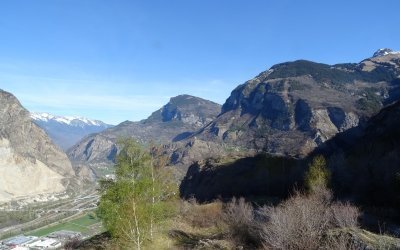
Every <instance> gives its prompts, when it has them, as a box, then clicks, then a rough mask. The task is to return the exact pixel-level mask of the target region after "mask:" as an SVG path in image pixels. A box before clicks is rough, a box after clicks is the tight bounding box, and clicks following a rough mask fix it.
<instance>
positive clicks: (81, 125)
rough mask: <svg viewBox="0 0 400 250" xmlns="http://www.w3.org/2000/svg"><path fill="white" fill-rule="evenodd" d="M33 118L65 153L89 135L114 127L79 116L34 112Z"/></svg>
mask: <svg viewBox="0 0 400 250" xmlns="http://www.w3.org/2000/svg"><path fill="white" fill-rule="evenodd" d="M31 118H32V119H33V121H34V122H35V123H36V124H37V125H39V126H40V127H41V128H42V129H44V130H45V131H46V133H47V134H48V135H49V136H50V138H51V139H52V140H53V142H54V143H55V144H57V145H58V146H59V147H60V148H61V149H63V150H64V151H66V150H67V149H68V148H70V147H72V146H73V145H75V144H76V143H77V142H79V141H80V140H81V139H83V138H84V137H85V136H87V135H89V134H92V133H98V132H101V131H103V130H105V129H107V128H110V127H112V125H109V124H106V123H104V122H102V121H99V120H90V119H87V118H84V117H77V116H55V115H51V114H48V113H37V112H32V113H31Z"/></svg>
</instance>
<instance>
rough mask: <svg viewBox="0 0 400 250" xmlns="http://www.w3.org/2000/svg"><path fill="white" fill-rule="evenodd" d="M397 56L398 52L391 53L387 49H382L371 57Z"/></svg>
mask: <svg viewBox="0 0 400 250" xmlns="http://www.w3.org/2000/svg"><path fill="white" fill-rule="evenodd" d="M398 54H400V51H393V50H391V49H388V48H383V49H379V50H378V51H376V52H375V53H374V55H373V57H379V56H386V55H398Z"/></svg>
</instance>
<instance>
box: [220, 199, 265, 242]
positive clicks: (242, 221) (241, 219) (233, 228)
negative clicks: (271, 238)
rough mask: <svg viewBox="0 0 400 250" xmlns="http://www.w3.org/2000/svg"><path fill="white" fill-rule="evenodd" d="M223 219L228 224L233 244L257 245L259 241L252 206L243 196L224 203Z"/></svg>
mask: <svg viewBox="0 0 400 250" xmlns="http://www.w3.org/2000/svg"><path fill="white" fill-rule="evenodd" d="M224 221H225V223H226V224H227V225H228V233H229V236H230V239H231V240H232V241H234V242H235V244H242V245H257V244H258V242H259V241H260V239H259V229H258V227H257V225H258V224H257V223H256V220H255V214H254V210H253V207H252V206H251V204H249V203H246V201H245V200H244V198H240V199H236V198H233V199H232V201H231V202H229V203H228V204H227V205H226V207H225V210H224Z"/></svg>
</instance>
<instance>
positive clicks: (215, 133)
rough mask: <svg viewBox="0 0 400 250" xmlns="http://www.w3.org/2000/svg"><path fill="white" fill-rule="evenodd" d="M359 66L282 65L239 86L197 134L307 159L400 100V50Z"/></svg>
mask: <svg viewBox="0 0 400 250" xmlns="http://www.w3.org/2000/svg"><path fill="white" fill-rule="evenodd" d="M384 52H385V51H383V52H382V53H375V56H374V57H371V58H368V59H366V60H364V61H362V62H360V63H356V64H336V65H326V64H320V63H314V62H310V61H305V60H299V61H294V62H288V63H282V64H278V65H275V66H273V67H272V68H271V69H269V70H267V71H265V72H262V73H261V74H259V75H258V76H257V77H255V78H254V79H252V80H249V81H247V82H246V83H244V84H242V85H240V86H238V87H237V88H236V89H235V90H233V91H232V93H231V96H230V97H229V98H228V99H227V101H226V102H225V104H224V105H223V106H222V112H221V114H220V115H219V116H218V117H217V118H216V119H215V120H214V121H213V122H212V123H211V124H209V125H207V126H206V127H205V128H204V129H202V130H201V131H199V132H198V133H197V134H196V136H197V137H198V138H201V139H204V140H211V141H214V142H220V143H227V144H230V145H235V146H241V147H243V148H247V149H256V150H259V151H265V152H269V153H274V154H283V155H291V156H299V157H303V156H306V155H307V154H308V153H310V152H311V151H312V150H313V149H314V148H316V147H317V146H319V145H321V144H322V143H323V142H325V141H326V140H328V139H329V138H332V137H333V136H334V135H335V134H337V133H339V132H343V131H346V130H347V129H349V128H352V127H355V126H357V125H358V124H359V123H360V122H363V121H365V120H366V119H367V118H368V117H370V116H371V115H373V114H375V113H376V112H378V111H379V110H380V109H381V108H382V107H383V106H384V105H387V104H389V103H391V102H393V101H394V100H398V99H399V98H400V54H399V53H396V52H390V53H389V52H387V53H384Z"/></svg>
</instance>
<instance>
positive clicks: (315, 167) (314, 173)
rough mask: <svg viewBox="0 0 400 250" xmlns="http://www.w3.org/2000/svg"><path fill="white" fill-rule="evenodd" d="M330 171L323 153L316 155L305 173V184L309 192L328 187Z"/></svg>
mask: <svg viewBox="0 0 400 250" xmlns="http://www.w3.org/2000/svg"><path fill="white" fill-rule="evenodd" d="M329 179H330V171H329V169H328V168H327V166H326V160H325V158H324V157H323V156H322V155H318V156H316V157H314V159H313V160H312V162H311V164H310V165H309V167H308V171H307V172H306V175H305V179H304V182H305V186H306V188H307V190H308V191H309V192H316V191H318V190H321V189H326V188H327V187H328V184H329Z"/></svg>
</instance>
